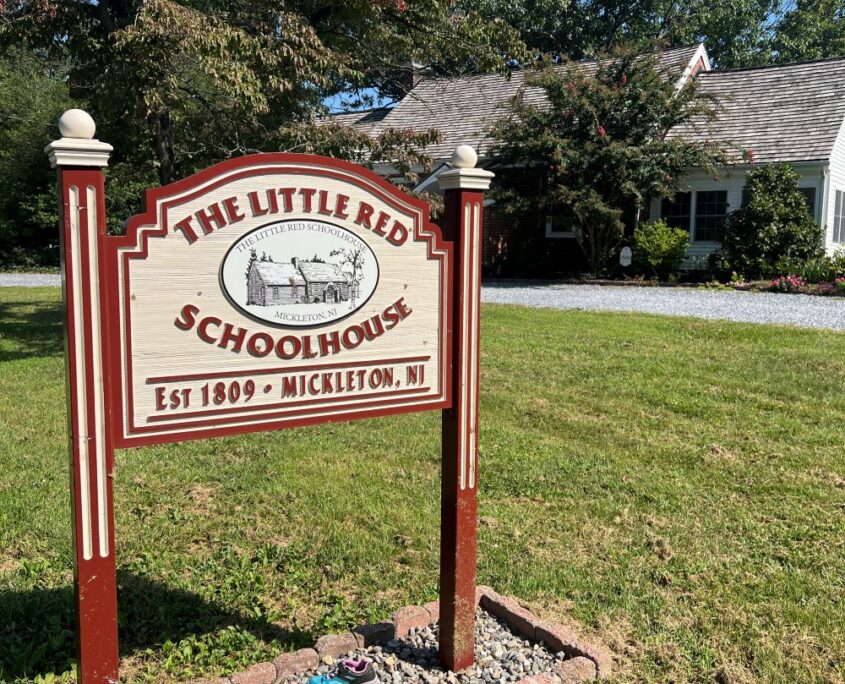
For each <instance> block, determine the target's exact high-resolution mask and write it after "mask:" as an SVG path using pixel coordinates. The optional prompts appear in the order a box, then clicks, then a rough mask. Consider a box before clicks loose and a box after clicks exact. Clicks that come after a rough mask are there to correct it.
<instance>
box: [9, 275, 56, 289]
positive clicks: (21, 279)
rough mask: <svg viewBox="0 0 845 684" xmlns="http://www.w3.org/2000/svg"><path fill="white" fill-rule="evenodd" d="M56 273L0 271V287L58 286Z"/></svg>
mask: <svg viewBox="0 0 845 684" xmlns="http://www.w3.org/2000/svg"><path fill="white" fill-rule="evenodd" d="M61 284H62V279H61V276H59V274H58V273H0V287H51V286H52V287H58V286H59V285H61Z"/></svg>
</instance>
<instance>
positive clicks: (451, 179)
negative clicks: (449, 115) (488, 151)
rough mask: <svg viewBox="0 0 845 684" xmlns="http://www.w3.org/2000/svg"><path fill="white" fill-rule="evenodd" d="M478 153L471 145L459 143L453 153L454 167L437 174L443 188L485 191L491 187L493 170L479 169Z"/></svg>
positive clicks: (438, 182)
mask: <svg viewBox="0 0 845 684" xmlns="http://www.w3.org/2000/svg"><path fill="white" fill-rule="evenodd" d="M477 163H478V153H477V152H476V151H475V150H474V149H473V148H472V147H471V146H469V145H458V147H457V148H456V149H455V151H454V152H453V153H452V168H451V169H449V170H448V171H443V172H442V173H440V174H438V176H437V184H438V185H439V186H440V189H441V190H470V191H476V192H477V191H482V192H483V191H484V190H489V189H490V181H491V180H493V175H494V174H493V172H492V171H487V170H486V169H477V168H475V165H476V164H477Z"/></svg>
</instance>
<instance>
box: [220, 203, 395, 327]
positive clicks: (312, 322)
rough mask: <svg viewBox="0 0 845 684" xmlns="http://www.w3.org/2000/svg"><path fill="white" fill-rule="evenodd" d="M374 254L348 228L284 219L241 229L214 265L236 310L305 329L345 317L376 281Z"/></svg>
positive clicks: (360, 303) (363, 301)
mask: <svg viewBox="0 0 845 684" xmlns="http://www.w3.org/2000/svg"><path fill="white" fill-rule="evenodd" d="M378 276H379V268H378V261H377V260H376V255H375V254H373V250H372V249H370V247H369V245H367V243H366V242H364V241H363V240H362V239H361V238H360V237H358V236H357V235H355V234H354V233H352V232H351V231H348V230H346V229H345V228H341V227H340V226H336V225H334V224H332V223H326V222H325V221H309V220H288V221H278V222H276V223H269V224H267V225H264V226H261V227H260V228H256V229H255V230H252V231H250V232H249V233H245V234H244V235H242V236H241V237H240V239H239V240H238V241H237V242H236V243H235V244H234V245H232V246H231V247H230V248H229V251H228V252H227V253H226V256H225V257H223V263H222V264H221V266H220V283H221V285H222V288H223V292H224V294H225V295H226V297H227V299H228V300H229V302H231V303H232V304H233V305H234V306H235V308H237V309H238V310H239V311H240V312H241V313H243V314H245V315H247V316H249V317H250V318H253V319H255V320H257V321H260V322H262V323H266V324H268V325H272V326H276V327H282V328H288V327H293V328H306V327H313V326H319V325H327V324H329V323H333V322H334V321H338V320H340V319H342V318H346V317H347V316H349V315H350V314H352V313H354V312H355V311H357V310H358V309H360V308H361V307H362V306H364V304H366V303H367V301H368V300H369V298H370V297H371V296H372V295H373V292H375V289H376V285H377V284H378Z"/></svg>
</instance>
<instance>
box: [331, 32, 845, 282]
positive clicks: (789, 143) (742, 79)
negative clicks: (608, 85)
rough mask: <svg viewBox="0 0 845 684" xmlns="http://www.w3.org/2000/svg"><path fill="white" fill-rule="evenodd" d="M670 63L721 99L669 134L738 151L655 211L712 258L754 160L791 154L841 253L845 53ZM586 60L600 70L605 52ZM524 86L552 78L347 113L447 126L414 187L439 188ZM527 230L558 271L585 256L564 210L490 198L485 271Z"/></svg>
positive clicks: (475, 84) (361, 119)
mask: <svg viewBox="0 0 845 684" xmlns="http://www.w3.org/2000/svg"><path fill="white" fill-rule="evenodd" d="M659 64H660V66H661V67H662V68H663V69H664V70H666V72H667V73H668V74H670V76H671V77H674V78H677V83H678V87H681V86H682V85H683V84H684V83H685V82H686V81H687V80H688V79H691V78H695V79H697V80H698V81H699V82H700V86H701V89H702V91H703V92H704V93H706V94H708V95H712V96H713V97H714V98H715V100H716V102H717V104H718V109H719V113H718V116H717V118H716V120H715V121H713V122H710V123H705V122H704V121H693V122H690V123H689V124H688V125H685V126H682V127H679V128H677V129H674V130H673V131H671V133H670V135H671V136H678V137H682V138H684V139H687V140H690V141H693V142H696V141H698V142H703V141H706V140H709V141H715V142H720V143H722V144H723V145H724V146H725V147H726V149H728V151H729V153H730V163H729V166H728V169H727V172H726V173H725V174H723V176H722V177H720V178H718V179H716V178H713V177H711V176H708V175H706V174H704V173H703V172H701V171H699V170H697V169H690V170H689V173H688V175H687V177H686V179H685V185H686V186H688V188H689V192H684V193H679V194H678V195H677V197H676V198H675V201H674V202H660V201H654V202H652V204H651V207H650V217H651V218H658V217H661V216H662V217H665V218H666V220H667V221H668V222H669V223H671V224H672V225H676V226H680V227H683V228H685V229H686V230H689V232H690V238H691V247H690V251H689V255H688V257H689V258H688V262H687V265H688V266H689V267H696V266H700V265H704V264H706V257H707V255H708V254H709V253H710V252H713V251H714V250H717V249H718V248H719V240H720V237H721V234H722V225H723V221H724V218H725V216H726V215H727V213H728V212H730V211H733V210H734V209H736V208H738V207H739V206H740V204H741V202H742V189H743V187H744V184H745V174H746V173H747V172H748V170H749V169H750V168H752V167H753V165H754V164H762V163H771V162H789V163H790V164H792V165H793V166H794V167H795V169H796V170H797V171H798V173H799V174H800V175H801V183H800V186H801V189H802V191H803V192H804V193H805V195H806V196H807V201H808V202H809V203H810V206H811V209H812V211H813V214H814V216H815V217H816V220H817V221H818V222H819V223H820V224H821V225H823V226H824V227H825V230H826V233H825V248H826V249H827V251H828V252H830V253H832V252H834V251H836V250H837V249H838V248H839V247H840V246H843V247H845V218H843V215H845V126H844V125H843V123H845V58H841V59H829V60H823V61H817V62H807V63H800V64H789V65H780V66H768V67H757V68H752V69H740V70H718V69H716V70H714V69H713V67H712V64H711V62H710V58H709V56H708V54H707V50H706V48H705V46H704V45H703V44H698V45H693V46H688V47H682V48H673V49H667V50H665V51H663V52H662V53H661V54H660V55H659ZM581 66H582V69H583V70H584V72H585V73H587V74H589V73H590V72H594V71H595V69H596V66H597V62H595V61H592V62H583V63H582V64H581ZM561 68H563V67H561ZM521 89H522V90H523V91H524V97H525V100H526V101H527V102H534V103H536V104H542V102H543V101H545V94H544V93H543V91H542V90H541V89H538V88H529V87H526V86H525V74H524V73H523V72H515V73H514V74H513V75H512V76H511V78H510V79H509V80H508V79H506V78H504V77H501V76H497V75H484V76H467V77H460V78H453V79H438V78H423V79H422V80H421V81H420V82H419V83H418V84H417V85H416V86H415V87H414V88H413V89H412V90H411V91H410V92H409V94H408V95H407V96H406V97H405V98H403V99H402V100H401V101H400V102H399V103H398V104H397V105H396V106H395V107H394V108H392V109H388V110H385V109H379V110H372V111H370V112H357V113H350V114H342V115H340V117H342V119H341V118H339V120H341V121H342V122H343V123H345V124H348V125H352V126H355V127H360V128H361V130H366V131H368V132H369V133H371V134H377V133H378V132H379V131H381V130H384V129H386V128H399V129H412V130H414V131H418V132H421V131H425V130H428V129H429V128H432V127H434V128H437V129H438V130H439V131H440V132H441V135H442V140H441V142H439V143H437V144H435V145H431V146H430V147H428V148H427V149H426V152H427V153H428V154H429V155H430V156H431V157H432V158H433V159H434V160H435V164H434V167H433V171H432V172H431V173H430V174H429V175H428V176H427V177H426V178H424V179H422V180H421V181H420V183H418V184H417V185H416V186H415V187H414V190H416V191H418V192H437V191H438V187H437V182H436V179H437V175H438V174H439V173H441V172H442V171H443V170H445V169H447V168H448V160H449V158H450V157H451V154H452V151H453V150H454V149H455V148H456V147H457V146H458V145H460V144H464V143H466V144H470V145H473V146H474V147H475V148H476V149H477V150H478V152H479V156H480V157H481V158H482V160H483V159H484V158H485V157H486V156H489V151H490V149H491V143H492V141H491V140H490V139H489V137H488V136H487V135H486V133H485V131H486V128H487V126H488V125H489V124H490V123H491V122H492V121H494V120H495V119H497V118H499V117H500V116H502V115H503V114H504V112H505V108H506V106H507V104H508V102H509V100H510V99H511V98H512V97H513V96H514V95H515V94H517V92H519V91H520V90H521ZM481 163H482V164H483V161H482V162H481ZM376 171H377V172H378V173H380V174H381V175H383V176H385V177H388V178H390V177H395V176H396V172H395V170H394V169H392V168H391V167H390V166H388V165H380V166H379V165H377V166H376ZM525 183H526V187H525V192H528V193H530V192H540V191H541V187H540V184H539V181H538V179H535V178H532V177H531V176H530V175H529V174H526V180H525ZM526 241H534V242H535V243H536V242H539V243H541V244H540V247H541V249H542V251H543V252H544V253H545V255H546V259H545V263H546V264H547V265H548V266H547V268H550V269H552V270H553V269H554V268H556V267H558V268H559V267H560V266H561V265H563V268H566V266H567V265H574V264H575V263H577V262H578V261H579V260H580V253H579V249H578V247H577V245H576V243H575V234H574V232H573V231H572V227H571V225H567V224H565V223H563V222H562V221H559V220H557V219H556V217H553V216H533V217H522V218H521V219H518V220H515V219H514V218H512V217H510V216H508V215H506V214H504V213H503V212H502V211H501V210H499V209H497V208H496V207H495V206H494V205H493V204H492V203H491V202H489V201H488V202H487V204H486V207H485V236H484V250H483V257H482V258H483V263H484V268H485V271H486V273H487V274H488V275H500V274H501V275H506V274H508V271H509V269H510V268H511V267H512V262H513V261H514V255H515V254H516V253H517V252H519V250H520V249H521V246H522V245H523V244H524V243H525V242H526ZM531 263H532V264H533V265H535V266H536V264H537V263H538V262H537V261H536V260H531ZM534 271H535V272H536V268H535V269H534ZM553 274H554V273H553V272H551V271H550V272H548V273H545V274H544V275H553Z"/></svg>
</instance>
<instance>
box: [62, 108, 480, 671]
mask: <svg viewBox="0 0 845 684" xmlns="http://www.w3.org/2000/svg"><path fill="white" fill-rule="evenodd" d="M59 129H60V130H61V132H62V138H61V139H59V140H56V141H54V142H52V143H50V145H48V146H47V148H46V151H47V153H48V155H49V158H50V161H51V163H52V164H53V166H55V167H56V168H57V169H58V190H59V200H60V202H59V217H60V237H61V250H60V251H61V271H62V295H63V301H64V304H65V321H64V325H65V367H66V374H67V389H68V429H69V450H70V462H71V494H72V500H73V511H74V515H73V531H74V535H73V538H74V560H75V563H74V573H75V586H76V605H77V625H78V633H79V677H78V680H77V681H79V682H80V684H94V683H97V684H107V683H108V684H113V683H114V682H116V681H118V644H117V579H116V561H115V556H114V549H115V526H114V498H113V486H112V483H113V477H114V449H115V448H116V447H132V446H143V445H147V444H156V443H163V442H175V441H179V440H185V439H198V438H205V437H214V436H218V435H227V434H236V433H241V432H252V431H257V430H268V429H274V428H284V427H293V426H297V425H307V424H316V423H325V422H329V421H336V420H349V419H354V418H369V417H373V416H379V415H385V414H395V413H404V412H408V411H420V410H426V409H437V408H439V409H442V432H441V440H442V456H443V475H442V479H441V545H440V660H441V663H442V665H443V666H444V667H446V668H448V669H450V670H460V669H463V668H465V667H467V666H469V665H470V664H471V663H472V662H473V657H474V656H473V653H474V652H473V629H474V624H475V576H476V511H477V500H476V492H477V487H478V459H477V455H478V385H479V354H478V341H479V334H480V324H479V310H480V282H481V277H480V276H481V244H482V242H481V227H482V216H483V191H484V190H486V189H487V188H488V187H489V184H490V179H491V177H492V175H493V174H491V173H490V172H488V171H484V170H482V169H476V168H474V166H475V163H476V161H477V157H476V154H475V152H474V151H473V150H472V149H471V148H469V147H467V146H461V147H459V148H458V149H457V150H456V151H455V154H454V156H453V158H452V165H453V167H454V168H452V169H450V170H448V171H445V172H443V173H441V174H440V176H439V182H440V187H441V189H442V190H443V191H444V196H445V212H444V216H443V219H442V232H441V229H440V228H438V227H437V226H436V225H434V224H432V223H431V222H430V221H429V217H428V207H427V205H426V204H425V203H424V202H421V201H420V200H418V199H415V198H413V197H411V196H409V195H407V194H406V193H404V192H402V191H401V190H399V189H397V188H395V187H393V186H391V185H390V184H388V183H387V182H385V181H384V180H382V179H380V178H378V177H377V176H375V175H374V174H373V173H371V172H370V171H367V170H366V169H363V168H361V167H359V166H355V165H353V164H348V163H346V162H342V161H338V160H335V159H328V158H325V157H315V156H308V155H296V154H261V155H253V156H247V157H242V158H239V159H233V160H230V161H227V162H224V163H221V164H218V165H216V166H213V167H211V168H209V169H206V170H205V171H202V172H200V173H198V174H195V175H193V176H191V177H189V178H186V179H184V180H181V181H178V182H176V183H173V184H171V185H167V186H165V187H162V188H156V189H154V190H148V191H147V193H146V197H145V211H144V213H143V214H141V215H139V216H135V217H133V218H131V219H130V220H129V221H128V223H127V229H126V234H125V235H123V236H113V235H109V234H108V233H107V231H106V221H105V189H104V176H103V173H102V170H101V169H102V167H104V166H106V165H107V164H108V158H109V154H110V152H111V149H112V148H111V146H110V145H108V144H106V143H103V142H100V141H98V140H95V139H94V133H95V125H94V122H93V120H92V119H91V117H90V116H88V114H86V113H85V112H83V111H81V110H70V111H68V112H65V114H63V115H62V118H61V119H60V120H59Z"/></svg>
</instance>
